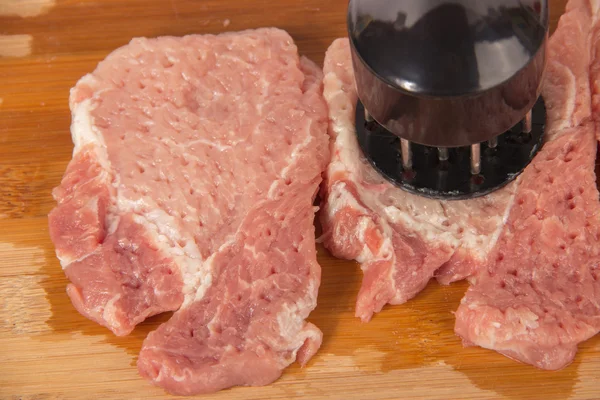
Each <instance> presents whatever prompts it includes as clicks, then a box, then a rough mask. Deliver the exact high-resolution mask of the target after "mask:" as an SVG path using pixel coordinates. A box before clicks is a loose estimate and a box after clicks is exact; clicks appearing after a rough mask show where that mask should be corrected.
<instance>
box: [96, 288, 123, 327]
mask: <svg viewBox="0 0 600 400" xmlns="http://www.w3.org/2000/svg"><path fill="white" fill-rule="evenodd" d="M120 298H121V294H116V295H114V296H113V297H112V298H111V299H110V300H108V301H107V302H106V304H105V305H104V306H100V307H98V308H104V310H98V311H99V313H98V314H100V315H102V319H103V320H104V322H105V323H106V324H107V325H108V326H110V327H121V323H120V322H119V321H118V320H117V316H116V311H117V307H116V306H115V304H116V303H117V301H119V299H120Z"/></svg>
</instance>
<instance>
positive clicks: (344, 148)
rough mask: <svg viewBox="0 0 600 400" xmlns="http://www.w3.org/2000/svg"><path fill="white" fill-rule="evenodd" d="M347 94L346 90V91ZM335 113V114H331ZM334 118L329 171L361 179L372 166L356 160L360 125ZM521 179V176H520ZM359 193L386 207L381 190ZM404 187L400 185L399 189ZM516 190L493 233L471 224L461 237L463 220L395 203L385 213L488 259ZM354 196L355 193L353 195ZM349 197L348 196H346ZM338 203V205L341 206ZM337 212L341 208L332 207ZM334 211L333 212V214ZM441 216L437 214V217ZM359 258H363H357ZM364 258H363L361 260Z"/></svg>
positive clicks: (376, 205) (431, 238) (367, 201)
mask: <svg viewBox="0 0 600 400" xmlns="http://www.w3.org/2000/svg"><path fill="white" fill-rule="evenodd" d="M340 93H343V92H342V91H341V90H340V91H337V92H335V94H334V95H329V96H326V98H327V99H331V98H333V97H335V95H339V94H340ZM344 95H345V94H344ZM330 117H331V115H330ZM331 120H332V122H333V130H334V132H335V133H336V137H335V143H334V147H335V149H336V150H337V153H338V154H339V161H332V162H331V163H330V164H329V166H328V173H329V174H330V175H332V174H333V173H335V172H337V171H341V172H349V173H350V174H351V175H352V176H353V177H354V178H353V179H352V181H354V182H360V179H357V177H360V176H361V175H362V171H361V170H360V168H361V167H363V168H364V167H366V168H372V167H371V166H370V165H365V166H363V165H362V163H358V162H356V160H359V159H360V157H361V154H362V153H361V152H360V149H359V146H358V142H357V140H356V127H355V125H354V123H353V122H352V121H350V120H347V119H345V118H339V117H337V116H335V117H331ZM517 180H518V179H517ZM358 189H359V190H358V193H359V196H360V200H361V201H362V202H363V203H364V204H366V205H367V206H368V207H369V208H371V209H372V210H377V209H381V208H382V204H381V200H380V198H379V195H380V194H379V192H378V191H371V190H364V189H363V190H361V189H362V188H360V187H359V188H358ZM399 190H400V189H399ZM515 194H516V190H513V192H512V193H511V196H510V201H509V203H508V205H507V207H506V209H505V210H504V213H503V216H502V223H501V224H498V226H497V228H496V230H495V231H494V233H493V234H492V235H481V234H477V233H476V232H474V231H473V230H472V229H470V228H471V227H469V226H464V227H463V226H461V227H463V228H465V230H464V233H463V234H462V235H461V237H457V236H456V235H454V234H453V232H455V231H456V230H457V228H458V227H459V224H453V225H451V226H448V227H447V226H444V225H443V224H444V223H445V222H446V220H447V218H446V216H445V215H444V213H443V212H441V214H440V215H437V216H436V215H435V213H428V214H427V215H426V216H424V217H421V216H416V215H414V214H412V215H411V214H409V213H407V212H406V211H403V210H400V209H398V208H397V207H394V206H388V207H384V208H383V213H382V214H383V215H386V216H387V217H388V218H389V220H390V221H391V222H393V223H396V222H402V223H403V224H404V226H406V227H409V228H411V229H413V230H414V231H415V233H418V234H420V235H421V236H422V237H423V238H424V239H425V240H427V241H428V242H438V243H439V242H440V241H442V242H443V243H444V244H446V245H449V246H450V247H451V248H453V249H457V248H458V247H463V248H465V249H468V250H469V251H471V252H473V253H474V254H476V255H477V256H478V258H479V259H481V260H484V259H485V258H486V256H487V254H488V253H489V251H490V250H491V249H492V248H493V246H494V245H495V243H496V242H497V240H498V238H499V236H500V233H501V231H502V228H503V226H504V225H505V223H506V221H507V219H508V215H509V213H510V210H511V209H512V206H513V203H514V197H515ZM406 195H407V197H411V196H415V197H416V195H412V194H406ZM349 196H352V195H349ZM346 198H347V197H346ZM418 200H419V201H420V202H422V201H427V202H430V203H431V204H432V206H434V205H439V204H440V201H437V200H430V199H422V198H421V197H419V198H418ZM339 204H340V207H341V206H343V203H342V202H340V203H339ZM408 206H409V208H410V206H411V202H408ZM340 207H337V208H340ZM330 211H333V212H336V211H337V210H330ZM330 215H333V214H330ZM436 217H437V218H436ZM357 261H359V260H357ZM359 262H361V261H359Z"/></svg>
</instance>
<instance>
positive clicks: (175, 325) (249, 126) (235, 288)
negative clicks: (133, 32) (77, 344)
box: [49, 28, 329, 394]
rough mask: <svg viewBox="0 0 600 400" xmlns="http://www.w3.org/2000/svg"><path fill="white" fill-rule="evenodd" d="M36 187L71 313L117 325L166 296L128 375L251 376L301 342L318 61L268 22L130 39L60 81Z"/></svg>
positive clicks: (260, 377) (309, 263) (184, 388)
mask: <svg viewBox="0 0 600 400" xmlns="http://www.w3.org/2000/svg"><path fill="white" fill-rule="evenodd" d="M70 107H71V110H72V113H73V123H72V126H71V133H72V136H73V141H74V144H75V148H74V153H73V159H72V161H71V162H70V163H69V165H68V167H67V171H66V173H65V176H64V178H63V181H62V182H61V184H60V186H59V187H58V188H56V189H55V190H54V192H53V194H54V197H55V199H56V201H57V203H58V204H57V207H56V208H55V209H54V210H52V212H51V213H50V216H49V220H50V233H51V237H52V240H53V242H54V243H55V246H56V253H57V256H58V258H59V259H60V261H61V265H62V266H63V268H64V271H65V273H66V275H67V276H68V278H69V279H70V281H71V283H70V284H69V286H68V289H67V291H68V294H69V296H70V298H71V300H72V302H73V304H74V305H75V307H76V308H77V310H78V311H79V312H80V313H82V314H83V315H85V316H86V317H88V318H90V319H92V320H94V321H96V322H98V323H100V324H102V325H104V326H106V327H107V328H109V329H110V330H112V331H113V332H114V333H115V334H117V335H126V334H128V333H130V332H131V331H132V330H133V329H134V327H135V325H136V324H138V323H139V322H141V321H143V320H144V319H145V318H147V317H148V316H150V315H153V314H157V313H160V312H164V311H168V310H178V311H177V312H176V313H175V314H174V316H173V317H172V318H171V319H170V320H169V321H168V322H167V323H165V324H163V325H162V326H160V327H159V328H158V329H157V330H156V331H155V332H152V333H151V334H150V335H149V336H148V338H147V339H146V340H145V342H144V345H143V348H142V350H141V354H140V356H139V359H138V368H139V371H140V373H141V374H142V375H143V376H144V377H146V378H148V379H149V380H151V381H152V382H153V383H154V384H156V385H158V386H161V387H164V388H165V389H166V390H168V391H169V392H172V393H175V394H196V393H207V392H213V391H217V390H220V389H223V388H227V387H230V386H235V385H265V384H268V383H270V382H272V381H274V380H275V379H277V378H278V377H279V376H280V375H281V373H282V370H283V369H284V368H285V367H287V366H288V365H289V364H291V363H292V362H294V361H295V360H298V361H299V362H300V363H301V364H305V363H306V362H307V361H308V360H309V359H310V358H311V357H312V355H313V354H315V352H316V351H317V350H318V348H319V346H320V344H321V339H322V333H321V331H320V330H319V329H318V328H317V327H316V326H314V325H312V324H310V323H307V322H306V321H305V319H306V318H307V316H308V315H309V313H310V312H311V311H312V310H313V309H314V307H315V306H316V299H317V291H318V288H319V285H320V279H321V276H320V274H321V270H320V266H319V265H318V263H317V260H316V248H315V232H314V225H313V220H314V214H315V211H316V208H315V207H314V205H313V201H314V198H315V196H316V193H317V191H318V187H319V184H320V182H321V179H322V178H321V173H322V171H323V170H324V169H325V167H326V164H327V162H328V160H329V145H328V144H329V137H328V135H327V107H326V104H325V101H324V100H323V97H322V72H321V71H320V70H319V69H318V68H317V67H316V66H315V65H314V64H313V63H312V62H310V61H308V60H306V59H300V58H299V56H298V52H297V48H296V46H295V44H294V42H293V40H292V38H291V37H290V36H289V35H288V34H287V33H285V32H284V31H281V30H278V29H274V28H264V29H258V30H250V31H244V32H237V33H225V34H221V35H216V36H214V35H191V36H186V37H183V38H173V37H161V38H157V39H134V40H133V41H132V42H131V43H130V44H128V45H127V46H124V47H122V48H120V49H118V50H116V51H114V52H113V53H112V54H110V55H109V56H108V57H107V58H106V59H105V60H104V61H102V62H101V63H100V64H99V65H98V67H97V69H96V70H95V71H94V72H93V73H92V74H89V75H87V76H85V77H83V78H82V79H81V80H80V81H79V82H78V83H77V85H76V86H75V88H73V89H72V91H71V97H70Z"/></svg>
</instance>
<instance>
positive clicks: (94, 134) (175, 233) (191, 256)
mask: <svg viewBox="0 0 600 400" xmlns="http://www.w3.org/2000/svg"><path fill="white" fill-rule="evenodd" d="M86 77H87V76H86ZM86 77H84V78H82V80H81V81H80V82H82V81H84V80H85V79H86ZM87 79H93V78H91V77H89V78H87ZM98 93H101V92H98ZM98 93H96V94H95V96H97V95H98ZM72 106H73V107H74V109H73V123H72V125H71V134H72V137H73V143H74V144H75V148H74V154H75V153H77V152H79V151H81V149H82V148H83V147H84V146H85V145H88V144H93V145H94V146H93V147H94V149H95V150H96V154H97V156H98V159H99V160H100V163H101V166H102V168H103V172H102V173H103V174H106V179H107V181H108V179H109V173H108V171H109V170H110V161H109V160H108V153H107V149H106V143H105V141H104V138H103V137H102V135H101V133H100V132H99V131H98V129H96V127H95V125H94V123H93V118H92V116H91V111H92V99H86V100H83V101H82V102H80V103H74V104H73V105H72ZM112 184H113V187H114V188H115V189H116V192H117V201H116V209H112V207H111V209H109V212H108V213H107V216H106V218H107V224H106V225H107V227H108V232H109V233H113V232H114V231H115V230H116V229H117V227H118V224H119V220H120V217H119V215H121V214H123V213H132V214H134V217H133V220H134V222H136V223H138V224H140V225H141V226H143V227H144V228H145V229H146V232H147V233H148V234H149V235H151V236H152V237H153V239H154V240H153V243H154V244H155V245H157V246H158V247H159V249H160V250H161V253H163V254H165V255H168V256H169V257H172V258H173V259H174V261H175V264H176V265H177V266H178V267H179V269H180V273H181V275H182V279H183V282H184V293H188V292H192V291H194V290H195V289H196V288H197V287H204V286H206V285H207V282H208V284H209V285H210V282H211V280H212V279H211V277H210V276H206V275H210V274H209V273H208V272H205V273H202V272H199V271H201V270H202V268H201V265H202V262H201V260H202V257H201V255H200V251H199V249H198V247H197V246H196V245H195V244H194V240H193V238H191V237H183V236H182V235H181V234H180V230H179V229H178V228H177V221H176V220H175V218H174V217H172V216H170V215H168V214H167V213H166V212H164V211H163V210H160V209H159V208H157V207H156V206H155V205H152V204H146V202H145V200H144V199H138V200H135V201H134V200H130V199H128V198H126V197H125V196H123V195H122V193H121V191H120V190H119V188H120V179H119V176H118V175H117V176H116V177H115V181H114V182H113V183H112ZM145 205H147V206H148V207H147V209H150V210H152V211H150V212H146V213H142V212H141V210H142V209H144V208H146V207H144V206H145ZM96 206H97V205H96ZM180 241H185V243H186V244H185V246H184V247H183V248H182V247H180V246H179V245H178V243H179V242H180ZM92 254H93V253H92ZM87 256H89V255H86V256H84V257H81V259H83V258H85V257H87ZM61 264H62V261H61ZM63 268H65V266H63ZM155 290H156V289H155Z"/></svg>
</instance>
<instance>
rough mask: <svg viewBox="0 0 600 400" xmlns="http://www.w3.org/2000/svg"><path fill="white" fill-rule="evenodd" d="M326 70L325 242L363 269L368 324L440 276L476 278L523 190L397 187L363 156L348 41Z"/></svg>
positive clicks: (359, 305) (362, 302) (331, 54)
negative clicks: (453, 196)
mask: <svg viewBox="0 0 600 400" xmlns="http://www.w3.org/2000/svg"><path fill="white" fill-rule="evenodd" d="M324 73H325V78H324V85H325V88H324V96H325V99H326V101H327V103H328V105H329V118H330V126H329V134H330V136H331V137H332V138H333V141H334V142H333V149H332V160H331V162H330V164H329V166H328V168H327V172H326V180H325V184H324V185H323V187H322V198H324V199H325V201H324V203H323V205H322V211H321V213H320V219H321V223H322V226H323V232H324V233H323V241H324V245H325V247H327V248H328V249H329V250H330V251H331V253H332V254H333V255H334V256H336V257H340V258H345V259H355V260H357V261H358V262H359V263H360V264H361V268H362V270H363V272H364V277H363V282H362V287H361V289H360V292H359V294H358V299H357V302H356V316H357V317H360V318H361V319H362V320H363V321H368V320H370V319H371V317H372V315H373V313H375V312H379V311H380V310H381V309H382V307H383V306H384V305H385V304H387V303H389V304H402V303H404V302H406V301H407V300H409V299H410V298H412V297H413V296H415V295H416V294H417V293H419V291H421V290H422V289H423V288H424V287H425V285H426V284H427V282H428V281H429V280H430V279H431V278H432V277H434V276H437V279H438V280H439V281H440V282H442V283H449V282H452V281H455V280H459V279H463V278H465V277H467V276H469V275H470V274H471V273H472V272H473V268H474V267H475V266H477V265H479V264H480V263H482V262H483V261H484V260H485V258H486V256H487V254H488V252H489V251H490V250H491V248H492V247H493V246H494V244H495V242H496V240H497V238H498V234H499V232H500V231H499V230H500V228H501V226H502V224H503V223H504V221H505V218H506V215H507V212H508V210H509V208H510V206H511V204H512V200H513V197H514V189H515V186H516V185H515V183H514V182H513V183H511V184H509V185H507V186H506V187H505V188H503V189H501V190H499V191H496V192H495V193H493V194H492V195H490V196H486V197H483V198H478V199H473V200H466V201H439V200H432V199H427V198H423V197H420V196H416V195H412V194H410V193H407V192H405V191H403V190H401V189H398V188H396V187H395V186H393V185H392V184H390V183H389V182H387V181H385V180H384V179H383V178H381V177H380V176H379V175H378V174H377V172H376V171H375V170H374V169H373V168H372V167H371V165H370V164H369V163H368V162H367V161H365V160H364V159H363V157H362V153H361V151H360V148H359V146H358V143H357V141H356V137H355V127H354V118H355V116H354V114H355V110H356V108H355V107H356V100H357V96H356V90H355V86H354V75H353V71H352V63H351V59H350V48H349V42H348V40H347V39H338V40H336V41H335V42H334V43H333V44H332V45H331V47H330V48H329V50H328V51H327V54H326V57H325V66H324ZM436 271H437V272H436Z"/></svg>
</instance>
